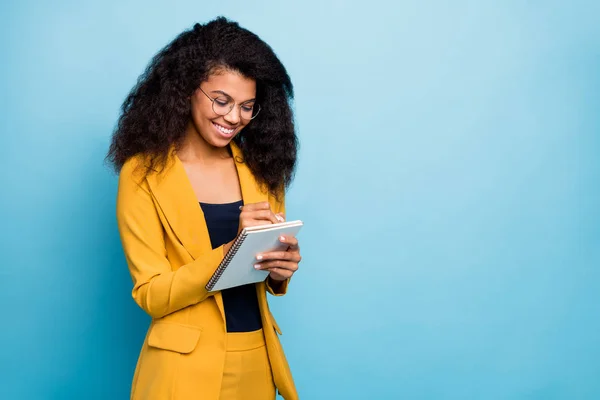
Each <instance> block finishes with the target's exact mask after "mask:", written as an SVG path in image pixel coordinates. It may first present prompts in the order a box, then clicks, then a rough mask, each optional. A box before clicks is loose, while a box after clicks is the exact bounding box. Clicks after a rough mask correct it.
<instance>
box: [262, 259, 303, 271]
mask: <svg viewBox="0 0 600 400" xmlns="http://www.w3.org/2000/svg"><path fill="white" fill-rule="evenodd" d="M254 268H255V269H257V270H259V271H265V270H267V271H271V270H273V269H281V270H286V271H292V272H296V271H298V268H299V266H298V263H295V262H291V261H269V262H266V263H260V264H255V265H254Z"/></svg>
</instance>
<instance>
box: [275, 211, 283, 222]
mask: <svg viewBox="0 0 600 400" xmlns="http://www.w3.org/2000/svg"><path fill="white" fill-rule="evenodd" d="M275 218H277V220H278V221H279V222H285V214H284V213H277V214H275Z"/></svg>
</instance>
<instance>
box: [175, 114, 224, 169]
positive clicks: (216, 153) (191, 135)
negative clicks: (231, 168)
mask: <svg viewBox="0 0 600 400" xmlns="http://www.w3.org/2000/svg"><path fill="white" fill-rule="evenodd" d="M177 155H178V156H179V158H180V159H181V160H182V161H189V162H195V161H200V162H211V161H218V160H222V159H224V158H229V157H231V155H230V154H229V148H228V147H215V146H212V145H211V144H210V143H208V142H207V141H206V140H204V139H203V138H202V135H200V134H199V133H198V132H197V131H196V129H195V128H194V125H193V124H192V123H189V124H188V126H187V128H186V133H185V139H184V140H183V143H182V145H181V147H180V149H179V150H178V151H177Z"/></svg>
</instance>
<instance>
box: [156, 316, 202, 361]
mask: <svg viewBox="0 0 600 400" xmlns="http://www.w3.org/2000/svg"><path fill="white" fill-rule="evenodd" d="M201 333H202V328H199V327H196V326H190V325H180V324H174V323H155V324H154V325H153V326H152V329H151V330H150V334H149V335H148V346H150V347H156V348H158V349H164V350H170V351H175V352H177V353H182V354H187V353H191V352H192V351H193V350H194V349H195V348H196V345H197V344H198V339H200V334H201Z"/></svg>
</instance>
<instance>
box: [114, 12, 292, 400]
mask: <svg viewBox="0 0 600 400" xmlns="http://www.w3.org/2000/svg"><path fill="white" fill-rule="evenodd" d="M292 97H293V91H292V83H291V81H290V78H289V76H288V74H287V72H286V70H285V68H284V66H283V65H282V64H281V62H280V61H279V60H278V59H277V57H276V55H275V54H274V53H273V51H272V50H271V48H270V47H269V46H268V45H267V44H266V43H264V42H263V41H262V40H261V39H260V38H259V37H257V36H256V35H255V34H253V33H251V32H249V31H248V30H246V29H243V28H241V27H239V25H238V24H237V23H234V22H231V21H228V20H226V19H224V18H217V19H216V20H214V21H211V22H209V23H207V24H205V25H200V24H196V25H195V26H194V27H193V29H191V30H189V31H185V32H183V33H182V34H180V35H179V36H178V37H177V38H175V39H174V40H173V41H172V42H171V43H170V44H169V45H167V46H166V47H165V48H164V49H163V50H162V51H160V52H159V53H158V54H157V55H156V56H155V57H154V59H153V60H152V62H151V63H150V65H149V67H148V68H147V70H146V71H145V73H144V74H143V75H142V77H141V78H140V79H139V81H138V83H137V85H136V86H135V87H134V88H133V90H132V91H131V93H130V94H129V96H128V97H127V99H126V100H125V102H124V104H123V108H122V111H123V112H122V115H121V116H120V118H119V123H118V126H117V129H116V131H115V133H114V136H113V141H112V143H111V147H110V151H109V154H108V157H109V159H110V160H111V161H112V162H113V163H114V165H115V168H116V169H117V170H118V171H120V177H119V188H118V198H117V220H118V227H119V232H120V235H121V241H122V244H123V249H124V252H125V256H126V259H127V264H128V267H129V270H130V273H131V276H132V279H133V284H134V285H133V291H132V295H133V298H134V299H135V301H136V303H137V304H138V305H139V306H140V307H141V308H142V309H143V310H145V311H146V312H147V313H148V314H149V315H150V316H151V317H152V322H151V325H150V327H149V330H148V334H147V336H146V339H145V341H144V344H143V347H142V349H141V353H140V356H139V359H138V363H137V367H136V371H135V375H134V379H133V384H132V391H131V398H132V399H144V400H148V399H160V400H165V399H242V400H243V399H261V400H262V399H273V398H275V391H276V390H277V391H278V392H279V393H280V394H281V395H282V396H283V397H284V398H285V399H297V398H298V395H297V392H296V389H295V386H294V382H293V379H292V376H291V373H290V370H289V367H288V364H287V361H286V358H285V355H284V353H283V350H282V347H281V345H280V342H279V338H278V336H277V334H281V331H280V330H279V328H278V326H277V323H276V322H275V319H274V318H273V315H272V314H271V313H270V311H269V307H268V304H267V300H266V292H267V291H268V292H270V293H271V294H273V295H276V296H279V295H283V294H285V293H286V290H287V286H288V282H289V279H290V277H291V276H292V275H293V274H294V272H295V271H296V270H297V269H298V263H299V262H300V253H299V247H298V241H297V240H296V238H294V237H282V238H280V240H281V241H282V242H283V243H284V244H286V245H287V246H286V248H287V251H281V252H269V253H265V254H262V255H259V256H258V257H257V263H256V266H255V267H256V268H260V269H265V270H268V271H269V275H268V278H267V279H266V280H265V281H264V282H260V283H258V284H252V285H245V286H241V287H237V288H232V289H227V290H223V291H220V292H207V291H206V290H205V285H206V283H207V282H208V280H209V278H210V277H211V275H212V273H213V272H214V270H215V269H216V267H217V266H218V264H219V263H220V261H221V260H222V258H223V256H224V254H225V253H226V252H227V251H228V249H229V248H230V247H231V244H232V242H233V240H234V239H235V236H236V235H237V233H238V232H239V231H240V230H241V229H243V228H245V227H248V226H253V225H258V224H272V223H276V222H278V221H283V220H284V213H285V207H284V205H285V200H284V197H285V194H284V192H285V189H286V188H287V187H288V185H289V183H290V182H291V180H292V177H293V172H294V168H295V165H296V148H297V139H296V135H295V131H294V124H293V119H292V111H291V108H290V103H289V101H290V99H291V98H292Z"/></svg>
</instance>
